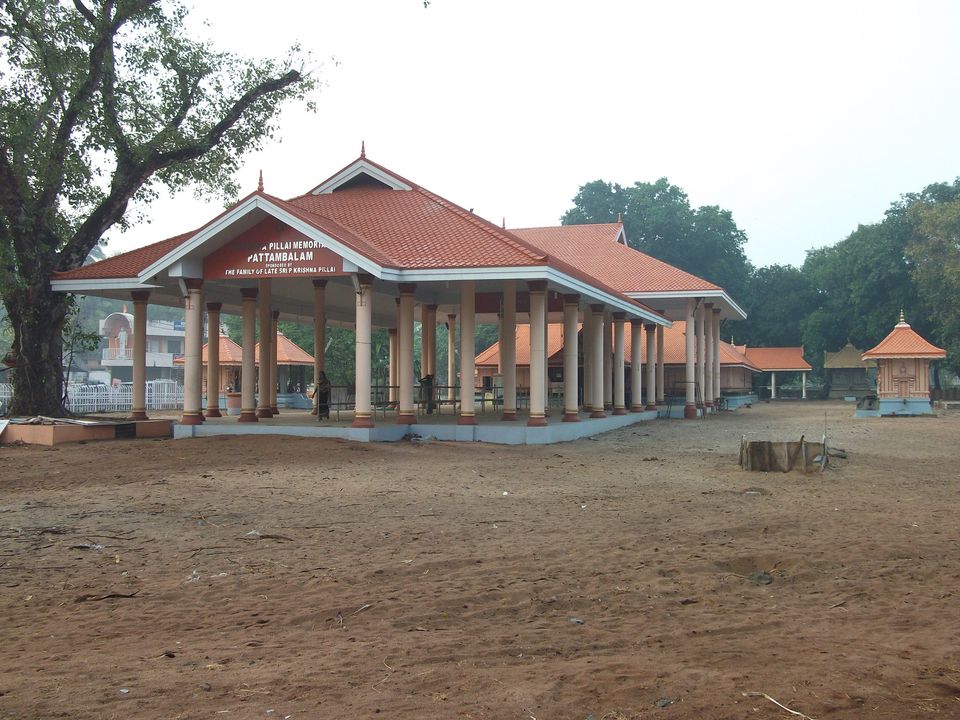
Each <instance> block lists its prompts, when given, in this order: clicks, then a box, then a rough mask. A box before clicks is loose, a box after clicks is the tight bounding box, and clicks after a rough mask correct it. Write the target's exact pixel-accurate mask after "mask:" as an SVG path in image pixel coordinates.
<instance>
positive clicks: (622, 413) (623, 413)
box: [613, 407, 627, 415]
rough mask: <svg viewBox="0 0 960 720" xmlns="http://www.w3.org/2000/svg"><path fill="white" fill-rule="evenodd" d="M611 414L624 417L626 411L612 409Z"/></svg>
mask: <svg viewBox="0 0 960 720" xmlns="http://www.w3.org/2000/svg"><path fill="white" fill-rule="evenodd" d="M613 414H614V415H626V414H627V409H626V408H622V407H618V408H614V409H613Z"/></svg>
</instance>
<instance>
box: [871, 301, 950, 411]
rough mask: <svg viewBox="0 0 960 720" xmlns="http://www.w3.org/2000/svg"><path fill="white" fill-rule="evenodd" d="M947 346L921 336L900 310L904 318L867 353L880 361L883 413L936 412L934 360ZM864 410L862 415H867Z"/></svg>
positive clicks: (878, 363) (879, 377)
mask: <svg viewBox="0 0 960 720" xmlns="http://www.w3.org/2000/svg"><path fill="white" fill-rule="evenodd" d="M946 356H947V352H946V350H943V349H942V348H938V347H937V346H936V345H934V344H933V343H931V342H929V341H927V340H925V339H924V338H923V337H921V336H920V335H919V334H918V333H917V332H916V331H915V330H914V329H913V328H911V327H910V325H909V323H907V321H906V320H905V319H904V317H903V311H901V312H900V322H898V323H897V324H896V325H895V326H894V328H893V330H892V331H891V332H890V334H889V335H887V336H886V337H885V338H884V339H883V340H881V341H880V343H879V344H878V345H877V346H876V347H874V348H871V349H870V350H867V351H866V352H865V353H864V354H863V359H864V360H872V361H875V362H876V363H877V398H878V400H879V408H878V411H877V412H876V413H875V414H879V415H932V414H933V407H932V405H931V402H930V362H931V361H932V360H939V359H942V358H945V357H946ZM864 414H865V413H864V412H863V411H858V415H860V416H863V415H864Z"/></svg>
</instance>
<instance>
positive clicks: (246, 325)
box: [237, 288, 257, 422]
mask: <svg viewBox="0 0 960 720" xmlns="http://www.w3.org/2000/svg"><path fill="white" fill-rule="evenodd" d="M240 297H241V299H242V302H243V364H242V367H241V369H240V417H238V418H237V422H257V400H256V389H255V386H256V377H255V375H256V372H257V360H256V344H257V288H242V289H241V290H240Z"/></svg>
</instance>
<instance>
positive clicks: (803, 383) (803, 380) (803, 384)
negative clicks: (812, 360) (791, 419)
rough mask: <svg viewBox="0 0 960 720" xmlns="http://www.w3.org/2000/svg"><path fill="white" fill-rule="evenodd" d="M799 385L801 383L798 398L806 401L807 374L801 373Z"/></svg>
mask: <svg viewBox="0 0 960 720" xmlns="http://www.w3.org/2000/svg"><path fill="white" fill-rule="evenodd" d="M800 383H801V384H800V387H801V389H802V394H801V395H800V397H801V398H802V399H803V400H806V399H807V374H806V373H801V376H800Z"/></svg>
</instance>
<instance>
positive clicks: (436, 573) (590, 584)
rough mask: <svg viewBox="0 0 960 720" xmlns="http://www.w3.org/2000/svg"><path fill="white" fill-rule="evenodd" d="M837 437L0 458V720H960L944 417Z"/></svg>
mask: <svg viewBox="0 0 960 720" xmlns="http://www.w3.org/2000/svg"><path fill="white" fill-rule="evenodd" d="M825 414H826V421H827V424H828V427H829V435H830V439H831V443H832V444H833V445H834V446H837V447H841V448H844V449H846V450H847V451H848V453H849V457H848V458H847V459H846V460H840V461H837V462H836V463H835V465H834V466H833V467H832V469H830V470H829V471H828V472H827V473H825V474H823V475H819V474H817V475H811V476H802V475H800V474H795V473H794V474H789V475H785V474H766V473H745V472H742V471H740V470H739V469H738V467H737V464H736V457H737V448H738V445H739V442H740V438H741V435H742V434H744V433H752V435H749V437H751V438H757V439H774V440H787V439H799V436H800V435H801V434H806V436H807V438H808V439H815V440H819V439H820V435H821V433H822V431H823V426H824V418H825ZM852 414H853V408H852V407H851V406H850V405H845V404H842V403H831V404H825V403H815V402H810V403H803V404H801V403H798V402H793V403H787V402H784V403H782V404H773V405H771V404H763V405H759V406H757V407H754V408H752V409H741V410H738V411H736V412H735V413H724V414H722V415H720V416H719V417H714V418H710V419H708V420H706V421H659V422H653V423H647V424H644V425H639V426H635V427H633V428H628V429H625V430H622V431H616V432H613V433H609V434H607V435H604V436H602V437H600V438H599V439H596V440H581V441H578V442H575V443H570V444H561V445H553V446H548V447H542V448H508V447H500V446H490V445H482V444H474V445H466V444H447V443H438V442H431V443H424V444H414V443H409V442H404V443H397V444H378V445H362V444H353V443H348V442H340V441H327V440H310V439H299V438H284V437H250V438H229V439H218V438H214V439H194V440H177V441H173V440H163V441H118V442H110V443H89V444H86V445H74V446H64V447H61V448H60V449H56V450H48V449H41V448H36V447H3V448H0V640H2V648H3V652H2V653H0V717H3V718H53V717H68V718H133V717H136V718H171V719H173V718H183V719H184V720H186V719H188V718H257V717H260V718H291V719H292V718H367V717H373V716H375V715H377V714H379V715H380V716H381V717H388V718H455V717H456V718H497V719H500V718H518V719H530V718H536V719H537V720H541V719H543V718H573V719H575V720H587V719H590V718H592V719H593V720H601V718H604V719H607V720H612V719H615V718H621V719H622V718H664V719H673V718H698V719H702V718H789V717H797V716H798V715H790V714H789V713H788V712H787V711H786V710H784V709H781V708H780V707H778V706H777V705H775V704H774V703H773V702H772V701H771V700H769V699H767V698H765V697H763V696H761V695H751V696H744V693H766V694H767V695H769V696H770V698H773V699H775V700H776V701H778V702H779V703H782V704H783V705H785V706H786V707H788V708H790V709H792V710H794V711H795V712H796V713H798V714H799V713H803V714H804V715H805V716H809V717H811V718H816V719H817V720H822V718H861V717H871V718H897V719H902V718H914V717H924V716H927V715H929V716H937V717H960V637H958V635H960V633H958V630H960V612H958V599H960V584H958V580H960V553H958V552H957V550H958V539H960V523H958V513H957V507H958V501H960V484H958V472H957V447H958V439H960V413H955V414H954V415H947V416H944V417H937V418H914V419H906V418H904V419H884V420H854V419H853V417H852ZM756 571H766V572H767V573H769V575H770V577H771V578H772V583H770V584H755V582H754V581H753V580H751V574H752V573H755V572H756ZM753 577H754V580H759V579H761V578H760V577H757V576H753Z"/></svg>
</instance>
